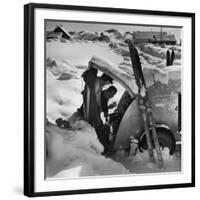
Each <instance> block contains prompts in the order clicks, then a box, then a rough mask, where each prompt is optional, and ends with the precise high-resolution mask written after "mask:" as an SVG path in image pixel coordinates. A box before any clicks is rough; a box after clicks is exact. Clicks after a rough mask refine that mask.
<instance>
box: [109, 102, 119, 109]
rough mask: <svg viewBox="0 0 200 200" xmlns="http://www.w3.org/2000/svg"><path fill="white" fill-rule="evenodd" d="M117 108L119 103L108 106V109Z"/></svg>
mask: <svg viewBox="0 0 200 200" xmlns="http://www.w3.org/2000/svg"><path fill="white" fill-rule="evenodd" d="M116 106H117V103H116V102H115V101H114V102H113V103H111V104H110V105H109V106H108V108H110V109H112V108H114V107H116Z"/></svg>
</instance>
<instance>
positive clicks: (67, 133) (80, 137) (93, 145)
mask: <svg viewBox="0 0 200 200" xmlns="http://www.w3.org/2000/svg"><path fill="white" fill-rule="evenodd" d="M46 138H47V151H48V156H47V166H46V167H47V177H48V178H67V177H73V178H75V177H80V176H98V175H114V174H126V173H128V172H129V171H128V170H126V169H125V167H124V166H123V165H122V164H119V163H117V162H115V161H113V160H111V159H109V158H105V157H104V156H102V155H101V153H102V152H103V146H102V145H101V143H100V142H99V141H98V138H97V135H96V132H95V130H94V128H92V127H91V126H90V125H89V124H88V123H87V122H85V121H78V122H76V123H75V124H73V125H72V128H71V129H68V130H67V129H61V128H59V127H57V126H56V125H53V124H51V123H48V124H47V127H46Z"/></svg>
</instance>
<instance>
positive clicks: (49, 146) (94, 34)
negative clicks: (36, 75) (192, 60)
mask: <svg viewBox="0 0 200 200" xmlns="http://www.w3.org/2000/svg"><path fill="white" fill-rule="evenodd" d="M45 48H46V49H45V59H46V60H45V70H46V72H45V74H46V88H45V89H46V126H45V143H46V146H45V148H46V151H45V152H46V155H45V156H46V160H45V172H46V174H45V175H46V178H47V179H53V178H62V179H63V178H77V177H83V176H84V177H88V176H110V175H124V174H126V175H127V174H132V175H134V174H148V173H169V172H176V173H180V172H181V170H182V167H181V166H182V165H181V151H182V148H181V71H182V29H181V27H165V26H162V25H160V26H153V25H152V26H150V25H148V26H145V25H140V24H137V25H134V24H133V25H132V24H112V23H110V24H109V23H94V22H73V21H57V20H46V21H45Z"/></svg>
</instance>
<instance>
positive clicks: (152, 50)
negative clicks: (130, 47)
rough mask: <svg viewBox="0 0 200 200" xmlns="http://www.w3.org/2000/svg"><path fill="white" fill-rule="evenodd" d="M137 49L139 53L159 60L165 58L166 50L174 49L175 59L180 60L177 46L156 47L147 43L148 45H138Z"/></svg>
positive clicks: (179, 50)
mask: <svg viewBox="0 0 200 200" xmlns="http://www.w3.org/2000/svg"><path fill="white" fill-rule="evenodd" d="M139 48H140V50H141V51H143V52H144V53H147V54H149V55H151V56H154V57H158V58H161V59H165V58H166V52H167V50H168V49H170V50H172V49H174V52H175V59H181V47H178V46H167V45H165V47H161V46H158V45H157V46H156V45H154V44H151V43H148V44H141V45H139Z"/></svg>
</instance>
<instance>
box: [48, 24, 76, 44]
mask: <svg viewBox="0 0 200 200" xmlns="http://www.w3.org/2000/svg"><path fill="white" fill-rule="evenodd" d="M46 37H47V39H61V38H63V39H66V40H69V39H71V38H72V36H71V35H70V34H69V33H68V32H67V31H66V30H65V29H64V28H63V26H62V25H59V26H56V28H55V29H54V30H53V31H47V36H46Z"/></svg>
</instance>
